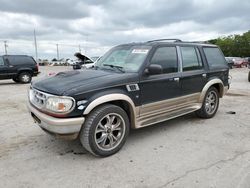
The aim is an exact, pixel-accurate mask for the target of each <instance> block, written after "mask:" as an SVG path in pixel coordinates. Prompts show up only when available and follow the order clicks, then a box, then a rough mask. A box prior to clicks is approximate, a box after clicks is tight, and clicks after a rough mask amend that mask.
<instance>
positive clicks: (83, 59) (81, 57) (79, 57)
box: [74, 52, 94, 63]
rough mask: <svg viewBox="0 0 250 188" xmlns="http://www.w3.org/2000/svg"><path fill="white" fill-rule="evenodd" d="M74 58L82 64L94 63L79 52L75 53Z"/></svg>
mask: <svg viewBox="0 0 250 188" xmlns="http://www.w3.org/2000/svg"><path fill="white" fill-rule="evenodd" d="M74 56H76V57H77V58H78V59H80V60H81V61H82V62H86V61H89V62H92V63H94V61H93V60H92V59H91V58H89V57H87V56H86V55H83V54H81V53H80V52H77V53H75V54H74Z"/></svg>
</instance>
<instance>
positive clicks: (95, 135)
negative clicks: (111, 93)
mask: <svg viewBox="0 0 250 188" xmlns="http://www.w3.org/2000/svg"><path fill="white" fill-rule="evenodd" d="M129 127H130V125H129V119H128V115H127V113H126V112H125V111H124V110H123V109H122V108H120V107H119V106H115V105H111V104H106V105H102V106H100V107H97V108H96V109H94V110H93V111H92V112H91V113H90V114H89V115H88V117H87V119H86V121H85V123H84V125H83V128H82V131H81V133H80V141H81V143H82V145H83V147H84V148H85V149H86V150H88V151H89V152H90V153H92V154H94V155H96V156H101V157H106V156H110V155H113V154H115V153H117V152H118V151H119V150H120V149H121V148H122V146H123V145H124V144H125V141H126V138H127V136H128V134H129Z"/></svg>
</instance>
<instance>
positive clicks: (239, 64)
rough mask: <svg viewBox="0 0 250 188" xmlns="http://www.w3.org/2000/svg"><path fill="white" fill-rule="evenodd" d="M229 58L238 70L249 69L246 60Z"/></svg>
mask: <svg viewBox="0 0 250 188" xmlns="http://www.w3.org/2000/svg"><path fill="white" fill-rule="evenodd" d="M229 58H232V60H233V62H234V67H236V68H241V67H247V64H248V62H247V61H246V59H244V58H241V57H229Z"/></svg>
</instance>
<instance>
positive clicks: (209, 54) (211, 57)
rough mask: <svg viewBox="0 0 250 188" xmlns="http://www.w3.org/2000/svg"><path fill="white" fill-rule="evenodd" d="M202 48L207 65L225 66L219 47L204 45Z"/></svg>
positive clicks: (213, 66)
mask: <svg viewBox="0 0 250 188" xmlns="http://www.w3.org/2000/svg"><path fill="white" fill-rule="evenodd" d="M203 50H204V53H205V55H206V58H207V62H208V65H209V67H211V68H216V67H227V62H226V59H225V57H224V56H223V54H222V52H221V51H220V49H219V48H211V47H204V48H203Z"/></svg>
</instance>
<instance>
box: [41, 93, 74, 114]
mask: <svg viewBox="0 0 250 188" xmlns="http://www.w3.org/2000/svg"><path fill="white" fill-rule="evenodd" d="M74 106H75V101H74V99H73V98H70V97H48V98H47V100H46V105H45V108H46V109H47V110H49V111H52V112H55V113H67V112H70V111H71V110H72V109H73V107H74Z"/></svg>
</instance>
